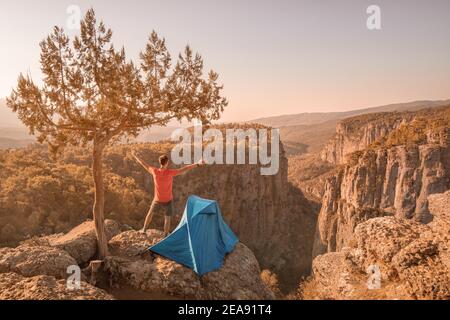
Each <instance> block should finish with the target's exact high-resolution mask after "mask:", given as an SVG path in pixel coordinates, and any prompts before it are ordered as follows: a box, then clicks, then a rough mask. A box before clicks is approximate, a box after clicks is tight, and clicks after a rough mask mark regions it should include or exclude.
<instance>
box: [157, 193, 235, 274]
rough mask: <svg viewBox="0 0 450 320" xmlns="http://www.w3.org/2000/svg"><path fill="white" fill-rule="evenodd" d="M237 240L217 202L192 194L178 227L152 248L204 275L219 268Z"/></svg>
mask: <svg viewBox="0 0 450 320" xmlns="http://www.w3.org/2000/svg"><path fill="white" fill-rule="evenodd" d="M238 242H239V240H238V238H237V237H236V235H235V234H234V233H233V231H231V229H230V228H229V227H228V225H227V224H226V223H225V221H224V220H223V217H222V214H221V212H220V209H219V205H218V204H217V201H214V200H207V199H202V198H200V197H197V196H191V197H189V199H188V201H187V204H186V208H185V209H184V214H183V218H182V219H181V221H180V224H179V225H178V226H177V228H176V229H175V230H174V231H173V232H172V233H171V234H170V235H169V236H167V238H165V239H163V240H162V241H161V242H159V243H157V244H155V245H153V246H151V247H150V248H149V250H150V251H153V252H155V253H157V254H160V255H162V256H164V257H166V258H169V259H171V260H174V261H176V262H178V263H180V264H182V265H185V266H187V267H189V268H191V269H193V270H194V271H195V272H196V273H197V274H199V275H203V274H205V273H208V272H210V271H213V270H216V269H220V268H221V267H222V264H223V259H224V257H225V254H227V253H229V252H231V251H233V249H234V247H235V246H236V244H237V243H238Z"/></svg>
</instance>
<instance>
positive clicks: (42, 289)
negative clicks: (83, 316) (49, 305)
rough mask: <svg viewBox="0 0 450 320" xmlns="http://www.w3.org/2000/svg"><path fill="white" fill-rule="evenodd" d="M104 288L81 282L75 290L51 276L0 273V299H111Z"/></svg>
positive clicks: (63, 281)
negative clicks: (27, 276)
mask: <svg viewBox="0 0 450 320" xmlns="http://www.w3.org/2000/svg"><path fill="white" fill-rule="evenodd" d="M112 299H113V297H112V296H111V295H109V294H108V293H106V292H105V291H104V290H102V289H99V288H96V287H94V286H92V285H90V284H88V283H86V282H81V284H80V288H79V289H77V290H68V289H67V285H66V281H65V280H57V279H55V278H54V277H51V276H44V275H40V276H34V277H30V278H26V277H23V276H21V275H19V274H17V273H0V300H112Z"/></svg>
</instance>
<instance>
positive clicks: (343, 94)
mask: <svg viewBox="0 0 450 320" xmlns="http://www.w3.org/2000/svg"><path fill="white" fill-rule="evenodd" d="M72 4H75V5H79V6H80V7H81V9H82V10H83V11H85V10H86V9H88V8H89V7H91V6H92V7H93V8H94V9H95V10H96V12H97V16H98V17H100V18H102V19H103V20H104V21H105V23H106V24H107V25H108V26H110V27H111V28H112V29H113V31H114V37H113V39H114V42H115V43H116V46H119V45H124V46H125V48H126V50H127V53H128V55H129V57H130V58H132V59H134V60H136V58H137V56H138V53H139V51H140V50H142V49H143V48H144V45H145V42H146V39H147V37H148V35H149V34H150V32H151V31H152V30H153V29H155V30H156V31H157V32H158V33H159V34H160V35H162V36H164V37H165V38H166V40H167V42H168V45H169V48H170V50H171V52H172V54H173V55H175V54H177V53H178V52H179V51H181V50H182V49H183V48H184V46H185V45H186V44H187V43H189V44H190V45H191V46H192V47H193V49H194V50H196V51H199V52H200V53H201V54H202V55H203V57H204V59H205V63H206V66H207V67H212V68H213V69H215V70H216V71H218V72H219V74H220V76H221V78H220V80H221V81H222V82H223V83H224V84H225V94H226V96H227V97H228V99H229V101H230V106H229V107H228V110H227V111H226V112H225V114H224V116H223V120H224V121H232V120H236V121H240V120H248V119H252V118H257V117H262V116H270V115H278V114H289V113H299V112H317V111H344V110H350V109H356V108H362V107H369V106H376V105H382V104H387V103H395V102H406V101H411V100H419V99H447V98H450V1H449V0H390V1H385V0H370V1H366V0H353V1H351V0H340V1H336V0H310V1H306V0H305V1H302V0H296V1H294V0H292V1H290V0H285V1H283V0H281V1H276V0H273V1H262V0H259V1H258V0H227V1H224V0H221V1H215V0H204V1H194V0H190V1H189V0H179V1H176V0H161V1H160V0H158V1H155V0H149V1H144V0H141V1H137V0H136V1H132V0H128V1H111V0H110V1H102V0H97V1H95V0H92V1H77V0H71V1H65V0H41V1H32V0H29V1H23V0H15V1H6V0H2V1H1V3H0V39H1V43H2V46H1V50H0V67H1V68H0V96H6V95H9V93H10V91H11V88H12V87H13V86H14V85H15V83H16V79H17V76H18V74H19V73H20V72H27V71H30V72H31V74H32V75H33V78H34V79H39V78H40V70H39V64H38V61H39V46H38V44H39V42H40V41H41V40H42V39H43V38H44V37H45V36H46V35H47V34H48V33H49V32H50V31H51V28H52V26H54V25H61V26H65V25H66V20H67V17H68V14H67V13H66V10H67V8H68V6H69V5H72ZM371 4H376V5H378V6H380V8H381V23H382V29H381V30H378V31H369V30H368V29H367V27H366V20H367V17H368V14H367V13H366V9H367V7H368V6H369V5H371Z"/></svg>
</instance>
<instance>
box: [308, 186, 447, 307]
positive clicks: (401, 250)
mask: <svg viewBox="0 0 450 320" xmlns="http://www.w3.org/2000/svg"><path fill="white" fill-rule="evenodd" d="M449 205H450V191H447V192H446V193H442V194H434V195H431V196H429V207H430V211H431V214H432V215H433V222H432V223H429V224H423V223H420V222H417V221H414V220H411V219H401V218H397V217H392V216H391V217H380V218H374V219H370V220H367V221H365V222H363V223H360V224H359V225H358V226H357V227H356V229H355V232H354V242H353V243H351V244H350V245H349V246H348V247H346V248H343V249H342V250H341V251H339V252H330V253H326V254H323V255H320V256H318V257H316V258H315V259H314V261H313V274H314V276H313V277H312V279H311V280H310V281H308V282H307V283H305V284H304V285H303V286H302V296H303V298H305V299H336V300H342V299H352V300H353V299H375V300H380V299H396V300H397V299H444V300H448V299H449V298H450V251H449V249H450V236H449V235H450V213H449V209H448V208H449Z"/></svg>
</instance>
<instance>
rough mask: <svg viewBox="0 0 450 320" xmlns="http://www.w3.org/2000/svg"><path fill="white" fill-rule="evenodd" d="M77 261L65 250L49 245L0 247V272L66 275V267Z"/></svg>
mask: <svg viewBox="0 0 450 320" xmlns="http://www.w3.org/2000/svg"><path fill="white" fill-rule="evenodd" d="M71 265H77V262H76V260H75V259H74V258H72V257H71V256H70V255H69V254H68V253H67V252H66V251H64V250H61V249H57V248H52V247H49V246H35V245H21V246H19V247H17V248H2V249H0V273H6V272H15V273H18V274H20V275H22V276H25V277H32V276H37V275H47V276H53V277H56V278H59V279H65V278H66V277H67V267H69V266H71Z"/></svg>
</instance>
